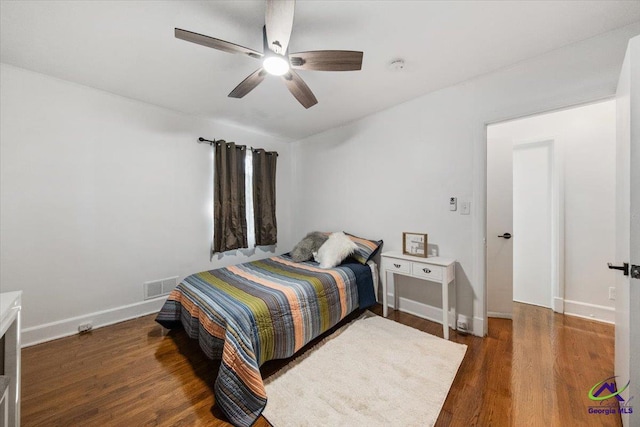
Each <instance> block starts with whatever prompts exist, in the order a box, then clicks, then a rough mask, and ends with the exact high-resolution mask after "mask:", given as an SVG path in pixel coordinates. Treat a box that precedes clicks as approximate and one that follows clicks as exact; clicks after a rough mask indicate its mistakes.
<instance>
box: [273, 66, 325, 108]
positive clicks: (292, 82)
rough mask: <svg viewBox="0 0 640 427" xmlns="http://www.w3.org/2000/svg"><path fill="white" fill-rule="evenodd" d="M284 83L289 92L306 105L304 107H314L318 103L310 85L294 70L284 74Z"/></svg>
mask: <svg viewBox="0 0 640 427" xmlns="http://www.w3.org/2000/svg"><path fill="white" fill-rule="evenodd" d="M282 79H283V80H284V84H286V85H287V89H289V92H291V93H292V94H293V96H294V97H295V98H296V99H297V100H298V102H300V104H302V105H303V106H304V108H309V107H313V106H314V105H316V104H317V103H318V100H317V99H316V97H315V96H314V95H313V92H311V89H309V86H307V84H306V83H305V82H304V80H302V78H301V77H300V76H299V75H298V74H297V73H296V72H295V71H293V70H290V71H289V72H288V73H287V74H285V75H284V76H282Z"/></svg>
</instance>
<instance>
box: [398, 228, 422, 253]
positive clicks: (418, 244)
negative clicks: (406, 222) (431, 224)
mask: <svg viewBox="0 0 640 427" xmlns="http://www.w3.org/2000/svg"><path fill="white" fill-rule="evenodd" d="M427 246H428V244H427V234H426V233H411V232H407V231H405V232H404V233H402V253H403V254H404V255H411V256H417V257H421V258H426V257H427Z"/></svg>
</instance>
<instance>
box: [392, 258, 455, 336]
mask: <svg viewBox="0 0 640 427" xmlns="http://www.w3.org/2000/svg"><path fill="white" fill-rule="evenodd" d="M381 257H382V261H381V263H382V275H381V277H382V304H383V315H384V317H387V312H388V304H387V273H392V274H400V275H403V276H409V277H415V278H417V279H422V280H426V281H429V282H435V283H438V284H440V286H441V287H442V328H443V336H444V338H445V339H449V284H451V286H452V288H453V298H452V299H453V307H452V311H453V318H454V322H453V323H454V324H453V325H452V327H453V329H455V319H456V283H455V271H456V269H455V264H456V260H455V259H452V258H444V257H431V258H420V257H415V256H411V255H404V254H402V253H400V252H385V253H383V254H382V256H381ZM394 294H395V298H394V303H393V308H394V309H397V301H398V287H397V286H396V289H395V290H394Z"/></svg>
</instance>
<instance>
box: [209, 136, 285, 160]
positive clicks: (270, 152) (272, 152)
mask: <svg viewBox="0 0 640 427" xmlns="http://www.w3.org/2000/svg"><path fill="white" fill-rule="evenodd" d="M222 141H224V139H215V138H214V139H213V141H212V140H210V139H205V138H203V137H200V138H198V144H209V145H213V144H216V143H218V142H222ZM236 147H239V148H240V149H245V148H247V146H246V145H236ZM251 149H252V151H258V150H257V149H253V148H251ZM265 154H267V155H269V156H272V155H274V154H275V156H276V157H277V156H278V153H277V152H275V151H266V150H265Z"/></svg>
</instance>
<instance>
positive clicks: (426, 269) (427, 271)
mask: <svg viewBox="0 0 640 427" xmlns="http://www.w3.org/2000/svg"><path fill="white" fill-rule="evenodd" d="M422 271H424V272H425V273H431V270H429V269H428V268H423V269H422Z"/></svg>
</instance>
